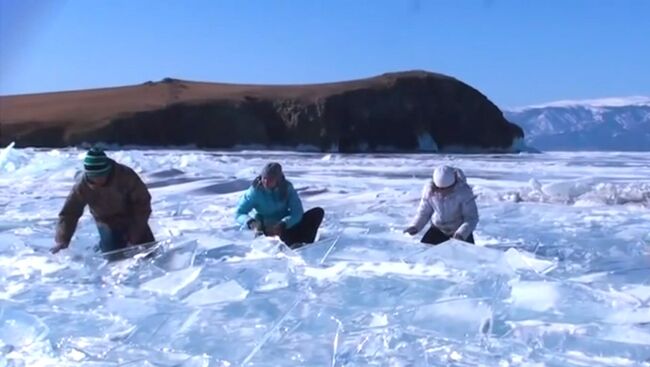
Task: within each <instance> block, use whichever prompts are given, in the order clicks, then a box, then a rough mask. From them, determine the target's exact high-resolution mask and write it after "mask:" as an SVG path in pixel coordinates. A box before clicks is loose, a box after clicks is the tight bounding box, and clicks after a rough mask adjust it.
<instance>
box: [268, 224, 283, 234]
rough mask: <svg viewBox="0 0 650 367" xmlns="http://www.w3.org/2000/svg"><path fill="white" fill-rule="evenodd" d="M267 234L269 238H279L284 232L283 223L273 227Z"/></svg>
mask: <svg viewBox="0 0 650 367" xmlns="http://www.w3.org/2000/svg"><path fill="white" fill-rule="evenodd" d="M267 232H268V233H269V235H270V236H281V235H282V232H284V222H280V223H278V224H276V225H274V226H273V227H271V228H270V229H269V230H268V231H267Z"/></svg>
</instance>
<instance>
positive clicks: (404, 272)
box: [0, 148, 650, 366]
mask: <svg viewBox="0 0 650 367" xmlns="http://www.w3.org/2000/svg"><path fill="white" fill-rule="evenodd" d="M108 154H109V156H111V157H112V158H114V159H116V160H117V161H119V162H122V163H125V164H127V165H129V166H131V167H133V168H134V169H135V170H136V171H137V172H138V173H139V174H140V175H141V176H142V178H143V179H144V180H145V182H146V183H147V184H148V186H149V187H150V190H151V193H152V196H153V210H154V212H153V215H152V217H151V220H150V224H151V226H152V228H153V230H154V233H155V234H156V237H157V238H158V239H160V240H161V241H163V246H162V247H161V251H160V252H159V253H158V255H156V256H155V257H153V258H151V259H143V258H138V257H136V258H130V259H126V260H123V261H118V262H111V263H108V262H107V261H105V260H104V259H103V258H102V257H101V256H99V255H98V254H96V253H95V252H94V250H93V247H94V246H95V244H96V243H97V241H98V236H97V234H96V229H95V227H94V224H93V220H92V218H90V215H89V214H88V211H87V210H86V213H85V215H84V217H82V220H81V221H80V223H79V227H78V230H77V233H76V235H75V237H74V239H73V242H72V244H71V247H70V249H68V250H65V251H62V252H60V253H59V254H57V255H51V254H50V253H49V252H48V248H49V247H50V246H52V245H53V235H54V225H55V223H56V220H57V214H58V211H59V210H60V208H61V206H62V204H63V200H64V198H65V196H66V195H67V193H68V191H69V189H70V187H71V185H72V182H73V179H74V176H75V174H76V172H77V171H78V170H79V169H80V167H81V163H82V159H83V155H84V152H83V151H81V150H76V149H66V150H37V149H11V148H6V149H4V150H3V151H2V153H1V154H0V208H1V212H2V216H1V217H0V366H79V365H83V366H286V365H296V366H363V365H376V366H476V365H483V366H640V365H641V366H642V365H650V247H649V246H650V210H649V209H650V154H647V153H547V154H533V155H530V154H520V155H426V154H415V155H388V154H387V155H365V154H360V155H341V154H317V153H295V152H262V151H237V152H230V151H198V150H116V151H109V152H108ZM271 160H274V161H278V162H280V163H282V165H283V166H284V169H285V172H286V175H287V177H288V178H289V179H290V180H291V181H292V182H293V183H294V186H295V187H296V188H297V190H298V192H299V193H300V196H301V198H302V200H303V204H304V206H305V208H306V209H308V208H311V207H314V206H321V207H323V208H324V209H325V211H326V215H325V220H324V222H323V225H322V227H321V230H320V232H319V237H318V239H317V242H316V243H314V244H312V245H309V246H306V247H304V248H302V249H299V250H295V251H294V250H290V249H288V248H286V247H284V246H283V245H281V244H280V242H279V241H278V239H275V238H254V237H253V235H252V234H251V233H250V232H245V231H241V230H240V228H239V226H238V225H236V224H235V223H234V208H235V205H236V203H237V200H238V198H239V196H240V195H241V193H242V191H243V190H245V189H246V188H247V187H248V185H249V184H250V181H251V180H252V179H253V178H254V176H255V175H256V173H257V172H258V171H259V169H260V168H261V167H262V166H263V165H264V163H266V162H268V161H271ZM443 163H444V164H451V165H454V166H457V167H460V168H462V169H463V170H464V171H465V173H466V175H467V176H468V180H469V183H470V184H471V185H472V186H473V188H474V191H475V193H476V194H477V196H478V198H477V202H478V205H479V212H480V216H481V221H480V223H479V226H478V228H477V230H476V232H475V237H476V241H477V246H471V245H466V244H464V243H461V242H454V241H450V242H448V243H445V244H443V245H440V246H437V247H430V246H425V245H423V244H420V243H419V239H420V237H421V236H422V235H423V233H424V231H423V232H421V233H419V234H418V235H417V236H414V237H410V236H408V235H406V234H403V233H402V230H403V229H404V228H405V227H406V226H407V225H408V224H409V222H410V220H411V219H412V216H413V214H414V213H415V208H416V206H417V203H418V201H419V195H420V192H421V188H422V185H423V184H424V183H425V182H426V181H427V180H428V179H429V177H430V174H431V171H432V169H433V168H434V167H435V166H436V165H438V164H443Z"/></svg>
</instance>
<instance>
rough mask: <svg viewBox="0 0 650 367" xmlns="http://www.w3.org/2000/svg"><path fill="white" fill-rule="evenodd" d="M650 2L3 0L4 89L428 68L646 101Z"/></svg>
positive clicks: (300, 77) (497, 86) (502, 99)
mask: <svg viewBox="0 0 650 367" xmlns="http://www.w3.org/2000/svg"><path fill="white" fill-rule="evenodd" d="M649 17H650V1H648V0H563V1H559V0H558V1H553V0H539V1H520V0H491V1H487V0H476V1H471V0H467V1H462V0H449V1H435V0H432V1H426V0H421V1H417V0H403V1H383V0H366V1H362V0H340V1H339V0H322V1H320V0H303V1H298V0H260V1H246V0H232V1H218V0H214V1H191V0H186V1H181V0H177V1H171V0H161V1H145V0H111V1H100V0H97V1H85V0H68V1H65V0H60V1H52V0H0V95H8V94H23V93H34V92H44V91H58V90H71V89H85V88H94V87H106V86H117V85H127V84H138V83H142V82H145V81H147V80H160V79H162V78H165V77H175V78H180V79H189V80H200V81H216V82H234V83H272V84H277V83H312V82H327V81H337V80H346V79H354V78H361V77H367V76H373V75H377V74H381V73H384V72H390V71H400V70H409V69H424V70H429V71H435V72H441V73H445V74H448V75H452V76H454V77H456V78H458V79H460V80H462V81H464V82H466V83H468V84H470V85H472V86H474V87H476V88H477V89H479V90H480V91H481V92H483V93H484V94H485V95H487V96H488V98H490V99H491V100H492V101H494V102H495V103H497V104H498V105H499V106H500V107H514V106H521V105H526V104H534V103H541V102H547V101H553V100H560V99H583V98H600V97H607V96H628V95H650V46H649V44H650V42H649V41H648V38H649V37H650V18H649Z"/></svg>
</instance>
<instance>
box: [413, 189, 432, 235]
mask: <svg viewBox="0 0 650 367" xmlns="http://www.w3.org/2000/svg"><path fill="white" fill-rule="evenodd" d="M429 196H431V185H430V184H426V185H425V186H424V188H423V189H422V196H421V197H420V204H419V205H418V210H417V212H416V214H415V218H414V219H413V222H411V227H412V228H415V229H416V233H417V232H420V231H421V230H422V228H424V226H425V225H426V224H427V222H428V221H429V220H431V216H432V215H433V207H432V206H431V202H430V201H429Z"/></svg>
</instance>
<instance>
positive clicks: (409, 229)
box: [404, 226, 418, 236]
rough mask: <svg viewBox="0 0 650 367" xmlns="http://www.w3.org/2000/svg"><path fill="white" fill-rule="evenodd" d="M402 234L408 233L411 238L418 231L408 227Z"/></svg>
mask: <svg viewBox="0 0 650 367" xmlns="http://www.w3.org/2000/svg"><path fill="white" fill-rule="evenodd" d="M404 233H408V234H410V235H411V236H413V235H414V234H416V233H418V229H417V228H415V227H414V226H410V227H408V228H406V229H405V230H404Z"/></svg>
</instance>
